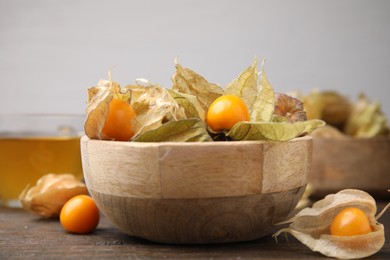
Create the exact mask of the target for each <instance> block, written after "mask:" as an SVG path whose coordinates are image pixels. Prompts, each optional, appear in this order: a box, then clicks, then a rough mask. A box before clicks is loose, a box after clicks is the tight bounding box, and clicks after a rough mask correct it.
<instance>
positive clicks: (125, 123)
mask: <svg viewBox="0 0 390 260" xmlns="http://www.w3.org/2000/svg"><path fill="white" fill-rule="evenodd" d="M136 116H137V114H136V113H135V111H134V109H133V107H132V106H131V105H130V104H129V103H128V102H125V101H122V100H120V99H113V100H111V102H110V106H109V112H108V116H107V118H106V122H105V123H104V127H103V134H104V135H105V136H106V137H108V138H110V139H113V140H116V141H129V140H130V138H131V137H132V136H133V135H134V130H133V124H132V120H133V119H134V118H135V117H136Z"/></svg>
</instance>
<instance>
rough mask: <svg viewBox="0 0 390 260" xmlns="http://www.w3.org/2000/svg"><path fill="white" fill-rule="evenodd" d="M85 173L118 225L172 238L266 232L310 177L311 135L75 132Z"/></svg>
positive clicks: (197, 240)
mask: <svg viewBox="0 0 390 260" xmlns="http://www.w3.org/2000/svg"><path fill="white" fill-rule="evenodd" d="M81 153H82V163H83V172H84V178H85V181H86V185H87V188H88V190H89V192H90V194H91V196H92V197H93V198H94V200H95V201H96V203H97V205H98V207H99V209H100V210H101V211H102V213H103V214H104V215H105V216H106V217H107V218H108V219H109V220H110V221H111V222H112V223H113V224H114V225H115V226H116V227H117V228H118V229H119V230H121V231H122V232H124V233H126V234H128V235H130V236H135V237H141V238H144V239H148V240H151V241H156V242H162V243H177V244H188V243H190V244H193V243H194V244H203V243H227V242H237V241H247V240H253V239H257V238H260V237H263V236H265V235H268V234H270V233H271V232H272V231H273V229H274V224H276V223H278V222H280V221H283V220H285V219H286V218H287V217H288V215H289V214H290V213H291V212H292V210H293V209H294V208H295V206H296V205H297V203H298V201H299V200H300V198H301V196H302V195H303V192H304V190H305V187H306V184H307V183H308V180H309V174H310V165H311V158H312V138H311V137H309V136H305V137H300V138H296V139H293V140H290V141H286V142H269V141H245V142H233V141H232V142H194V143H182V142H177V143H173V142H166V143H136V142H118V141H102V140H91V139H89V138H88V137H86V136H84V137H82V139H81Z"/></svg>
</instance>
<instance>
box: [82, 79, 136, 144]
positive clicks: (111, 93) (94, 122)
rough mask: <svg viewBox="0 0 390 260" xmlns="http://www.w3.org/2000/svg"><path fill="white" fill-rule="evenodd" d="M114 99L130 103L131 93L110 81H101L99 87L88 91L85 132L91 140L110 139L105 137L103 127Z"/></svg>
mask: <svg viewBox="0 0 390 260" xmlns="http://www.w3.org/2000/svg"><path fill="white" fill-rule="evenodd" d="M112 99H119V100H122V101H124V102H129V103H130V100H131V92H130V91H128V90H126V89H121V87H120V85H119V84H118V83H116V82H113V81H108V80H100V81H99V82H98V84H97V86H95V87H92V88H89V89H88V105H87V110H86V117H87V118H86V120H85V123H84V131H85V134H86V135H87V136H88V137H89V138H91V139H101V140H109V139H110V138H109V137H108V136H105V135H104V133H103V127H104V124H105V122H106V118H107V116H108V114H109V107H110V102H111V101H112Z"/></svg>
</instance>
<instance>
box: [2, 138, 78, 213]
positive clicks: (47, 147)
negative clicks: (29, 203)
mask: <svg viewBox="0 0 390 260" xmlns="http://www.w3.org/2000/svg"><path fill="white" fill-rule="evenodd" d="M48 173H71V174H74V175H75V176H76V177H78V178H80V179H81V178H82V166H81V154H80V137H78V136H76V137H68V136H64V137H62V136H49V135H45V136H39V135H26V134H18V135H12V136H4V135H1V134H0V204H3V205H6V206H18V205H11V204H15V203H16V204H17V203H18V198H19V195H20V193H21V192H22V191H23V190H24V189H25V188H26V186H27V185H29V186H34V185H35V183H36V181H37V180H38V179H39V178H40V177H41V176H43V175H45V174H48Z"/></svg>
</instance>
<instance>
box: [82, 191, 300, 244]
mask: <svg viewBox="0 0 390 260" xmlns="http://www.w3.org/2000/svg"><path fill="white" fill-rule="evenodd" d="M305 187H306V186H302V187H299V188H294V189H291V190H287V191H282V192H274V193H265V194H257V195H251V196H239V197H220V198H202V199H150V198H131V197H121V196H114V195H109V194H104V193H100V192H98V191H95V190H90V191H89V192H90V194H91V196H92V197H93V198H94V199H95V201H96V202H97V204H98V206H99V208H100V210H101V211H102V213H103V214H104V215H105V216H106V217H107V218H108V219H109V220H110V221H111V222H112V223H113V224H114V225H115V226H116V227H117V228H118V229H119V230H120V231H122V232H124V233H126V234H128V235H130V236H135V237H140V238H143V239H147V240H151V241H154V242H160V243H169V244H216V243H231V242H240V241H249V240H254V239H258V238H261V237H264V236H266V235H269V234H271V233H272V232H273V231H274V228H275V227H274V224H276V223H278V222H281V221H283V220H285V219H286V218H287V217H288V214H289V213H290V212H291V211H293V209H294V208H295V207H296V205H297V203H298V201H299V199H300V198H301V197H302V195H303V192H304V191H305ZM123 216H126V217H125V218H124V217H123Z"/></svg>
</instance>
